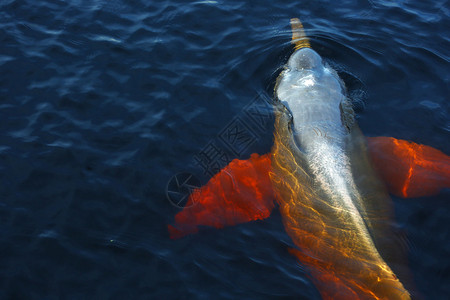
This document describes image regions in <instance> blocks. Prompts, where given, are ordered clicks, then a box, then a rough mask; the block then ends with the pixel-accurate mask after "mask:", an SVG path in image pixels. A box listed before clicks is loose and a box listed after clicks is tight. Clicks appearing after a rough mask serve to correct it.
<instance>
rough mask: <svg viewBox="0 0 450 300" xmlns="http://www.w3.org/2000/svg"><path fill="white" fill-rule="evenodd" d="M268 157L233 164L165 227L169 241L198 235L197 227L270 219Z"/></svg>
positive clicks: (223, 170)
mask: <svg viewBox="0 0 450 300" xmlns="http://www.w3.org/2000/svg"><path fill="white" fill-rule="evenodd" d="M270 168H271V155H270V154H265V155H258V154H252V155H251V157H250V158H249V159H247V160H238V159H235V160H233V161H232V162H231V163H230V164H228V166H226V167H225V168H223V169H222V170H221V171H220V172H219V173H217V174H216V175H214V177H212V178H211V179H210V180H209V182H208V183H207V184H206V185H204V186H203V187H201V188H199V189H197V190H195V191H194V192H193V193H192V194H191V195H190V197H189V200H188V202H187V204H186V206H185V207H184V209H183V210H182V211H181V212H179V213H178V214H176V216H175V224H174V225H168V230H169V233H170V237H171V238H180V237H183V236H185V235H188V234H191V233H196V232H198V227H197V226H209V227H214V228H223V227H225V226H232V225H236V224H240V223H245V222H248V221H253V220H262V219H265V218H267V217H269V215H270V213H271V211H272V209H273V208H274V206H275V202H274V194H273V190H272V184H271V182H270V178H269V171H270Z"/></svg>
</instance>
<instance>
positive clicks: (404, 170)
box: [367, 136, 450, 198]
mask: <svg viewBox="0 0 450 300" xmlns="http://www.w3.org/2000/svg"><path fill="white" fill-rule="evenodd" d="M367 140H368V146H369V147H368V148H369V153H370V156H371V159H372V162H373V165H374V167H375V169H376V171H377V172H378V174H379V175H380V177H381V178H382V179H383V180H384V181H385V182H386V184H387V186H388V189H389V192H390V193H391V194H393V195H396V196H399V197H403V198H414V197H422V196H429V195H434V194H437V193H439V191H440V190H441V189H444V188H450V156H448V155H446V154H444V153H443V152H441V151H439V150H437V149H434V148H432V147H429V146H425V145H420V144H416V143H413V142H408V141H405V140H398V139H395V138H392V137H384V136H381V137H369V138H367Z"/></svg>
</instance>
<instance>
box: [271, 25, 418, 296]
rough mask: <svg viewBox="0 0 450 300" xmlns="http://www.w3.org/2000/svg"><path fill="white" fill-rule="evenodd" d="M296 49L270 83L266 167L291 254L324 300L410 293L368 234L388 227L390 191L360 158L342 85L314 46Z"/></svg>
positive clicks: (359, 138) (295, 28)
mask: <svg viewBox="0 0 450 300" xmlns="http://www.w3.org/2000/svg"><path fill="white" fill-rule="evenodd" d="M291 24H292V28H293V32H294V33H295V32H297V31H298V28H299V27H300V28H302V27H301V25H299V24H300V22H299V20H298V19H294V20H292V23H291ZM298 36H300V39H302V38H303V39H304V38H305V37H301V34H297V35H296V34H294V35H293V39H295V38H297V37H298ZM294 42H295V41H294ZM296 48H297V50H296V51H295V52H294V54H292V56H291V57H290V58H289V61H288V63H287V66H286V69H285V70H284V71H283V72H282V73H281V74H280V78H279V79H278V81H277V86H276V89H275V94H276V96H277V99H278V100H279V101H280V107H279V109H278V111H277V112H276V121H275V130H274V132H275V138H274V148H273V150H272V173H271V179H272V183H273V187H274V191H275V194H276V199H277V201H278V204H279V206H280V211H281V215H282V216H283V223H284V226H285V228H286V230H287V233H288V234H289V236H290V237H291V238H292V240H293V242H294V243H295V245H296V246H297V247H299V248H300V250H301V252H300V251H292V252H293V253H294V254H297V257H299V258H300V260H301V261H302V263H303V264H306V265H307V266H308V267H309V268H310V270H311V273H313V274H314V276H313V281H314V282H315V284H316V285H317V286H318V287H319V291H320V292H321V295H322V297H323V298H326V299H338V298H339V299H350V298H355V297H356V298H358V297H363V298H372V299H382V298H386V299H410V296H409V293H408V291H407V290H406V289H405V288H404V286H403V284H402V283H401V282H400V281H399V280H398V278H397V276H396V275H395V274H394V272H393V271H392V270H391V268H390V267H389V266H388V264H387V263H386V262H385V260H384V259H383V258H382V256H381V254H380V253H379V251H378V249H377V247H376V244H375V241H374V240H373V238H374V237H375V238H376V236H378V235H381V234H386V232H385V231H388V228H382V227H387V226H388V224H389V223H388V220H384V222H383V220H381V222H380V217H379V216H380V215H381V216H384V217H386V216H390V215H391V213H390V212H389V207H388V206H387V205H386V203H389V196H388V194H387V192H386V191H385V189H384V188H383V186H382V184H381V183H380V182H379V181H378V179H377V178H376V176H375V174H374V171H373V170H372V168H371V166H370V164H369V163H368V158H366V157H364V156H363V154H364V153H366V151H365V149H364V148H363V147H364V143H363V142H361V141H363V140H364V137H363V136H362V134H361V133H360V131H359V129H358V126H357V124H356V123H355V121H354V116H353V111H352V110H351V109H349V107H351V106H350V104H349V103H348V102H349V100H348V99H347V97H346V95H345V87H344V86H343V83H342V81H341V80H340V79H339V77H338V75H337V73H336V72H335V71H334V70H332V69H331V68H330V67H328V66H327V65H326V64H325V63H324V62H323V61H322V59H321V58H320V56H319V55H318V54H317V53H316V52H315V51H314V50H312V49H311V48H309V47H308V46H306V47H302V46H301V45H300V46H297V47H296ZM282 106H285V107H286V108H283V107H282ZM343 107H344V108H345V109H343ZM318 132H320V133H321V134H318ZM361 156H362V157H361ZM355 170H359V172H357V173H354V171H355ZM361 170H362V171H363V172H360V171H361ZM356 174H365V178H364V180H359V181H358V179H357V178H356V177H355V176H356ZM368 189H369V190H368ZM360 191H364V193H365V194H361V192H360ZM331 283H332V284H331Z"/></svg>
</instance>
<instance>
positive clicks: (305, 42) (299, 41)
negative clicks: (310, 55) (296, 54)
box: [291, 18, 311, 50]
mask: <svg viewBox="0 0 450 300" xmlns="http://www.w3.org/2000/svg"><path fill="white" fill-rule="evenodd" d="M291 30H292V44H294V45H295V50H298V49H301V48H311V45H310V44H309V39H308V37H307V36H306V34H305V31H304V30H303V25H302V22H300V19H298V18H292V19H291Z"/></svg>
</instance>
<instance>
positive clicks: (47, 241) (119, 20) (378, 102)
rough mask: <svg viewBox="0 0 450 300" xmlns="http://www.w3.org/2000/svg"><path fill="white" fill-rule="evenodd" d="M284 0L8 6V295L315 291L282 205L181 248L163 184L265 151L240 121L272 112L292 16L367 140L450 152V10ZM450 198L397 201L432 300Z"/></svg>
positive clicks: (0, 21)
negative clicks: (243, 136)
mask: <svg viewBox="0 0 450 300" xmlns="http://www.w3.org/2000/svg"><path fill="white" fill-rule="evenodd" d="M284 2H285V3H282V4H281V3H280V4H277V1H260V2H253V1H197V2H194V1H186V2H183V1H138V0H135V1H121V0H112V1H106V0H97V1H84V0H79V1H75V0H74V1H58V0H46V1H31V0H28V1H25V0H24V1H19V0H16V1H14V0H3V1H0V120H1V122H0V183H1V184H0V298H2V299H85V298H88V299H89V298H90V299H94V298H95V299H133V298H140V299H151V298H153V299H183V298H184V299H209V298H222V299H236V298H243V299H263V298H265V299H270V298H277V297H284V298H286V299H289V298H293V299H295V298H296V299H319V298H320V297H319V294H318V292H317V290H316V289H315V287H314V286H313V285H312V283H311V281H310V279H309V278H308V275H307V273H306V271H305V270H304V268H302V267H301V266H300V265H298V264H297V262H296V260H295V258H293V257H292V256H290V255H289V254H288V252H287V248H288V247H290V246H292V242H291V241H290V239H289V237H288V236H287V235H286V233H285V232H284V229H283V226H282V224H281V220H280V219H281V218H280V216H279V214H278V213H277V212H275V213H274V214H273V215H272V216H271V217H270V218H269V219H267V220H264V221H259V222H253V223H248V224H243V225H240V226H236V227H233V228H226V229H224V230H209V231H204V232H202V233H201V234H198V235H195V236H189V237H187V238H184V239H181V240H175V241H174V240H170V239H169V237H168V233H167V229H166V225H167V224H168V223H170V222H172V221H173V216H174V215H175V214H176V213H177V212H178V211H179V209H178V208H176V207H174V206H173V205H172V204H171V203H170V202H169V201H168V199H167V197H166V189H167V185H168V182H169V180H170V179H171V178H172V176H173V175H175V174H177V173H180V172H189V173H191V174H194V175H195V177H196V178H198V180H199V181H201V182H202V183H204V182H205V181H206V180H208V178H209V176H210V175H209V174H211V173H213V171H214V170H215V169H217V168H219V167H220V166H221V164H225V163H226V162H227V160H229V159H232V158H236V157H238V158H246V156H248V154H249V153H251V152H258V153H266V152H268V151H269V150H270V147H271V143H272V132H271V126H272V125H271V124H270V122H262V123H261V124H259V125H261V126H259V125H258V124H256V122H253V123H252V120H251V118H250V117H249V115H248V114H245V112H246V111H247V108H249V107H257V108H261V109H262V111H266V112H267V111H268V110H266V108H265V106H264V103H268V102H270V99H271V98H272V93H273V92H272V91H273V86H274V82H275V79H276V77H277V75H278V73H279V70H280V67H281V66H282V65H283V64H284V63H285V62H286V60H287V58H288V56H289V55H290V53H291V52H292V47H291V45H290V43H289V41H290V29H289V19H290V18H291V17H300V18H301V19H302V21H303V23H304V26H305V28H306V30H307V34H308V35H309V36H310V37H311V42H312V46H313V48H314V49H316V50H317V51H318V52H319V54H320V55H322V56H323V57H324V58H325V59H326V60H327V61H328V62H329V63H330V64H332V65H333V66H334V68H335V69H337V70H338V72H339V74H340V75H341V77H342V78H343V79H344V80H345V82H346V84H347V87H348V90H349V94H350V95H351V97H352V99H353V101H354V103H355V108H356V110H357V112H358V122H359V124H360V127H361V129H362V130H363V132H364V133H365V134H366V135H368V136H378V135H387V136H394V137H397V138H402V139H409V140H413V141H415V142H418V143H423V144H427V145H430V146H433V147H435V148H438V149H441V150H442V151H444V152H446V153H447V154H448V153H450V115H449V113H450V106H449V102H448V96H449V95H450V93H449V72H448V70H449V46H450V37H449V34H448V28H450V18H449V16H450V12H449V5H448V4H449V3H448V1H445V0H438V1H419V0H411V1H375V0H374V1H340V2H339V4H338V3H337V2H336V1H289V2H287V1H284ZM269 111H270V110H269ZM236 120H238V121H239V122H241V123H239V124H241V125H242V124H253V125H249V126H251V127H252V129H251V132H252V135H251V139H249V140H248V139H247V140H244V141H246V142H245V143H244V142H243V143H241V144H240V145H238V146H236V147H234V148H233V147H229V146H230V144H226V143H225V142H224V140H223V139H222V138H221V137H223V136H224V135H223V134H222V133H223V132H224V130H227V128H230V126H232V125H233V124H234V123H233V122H237V121H236ZM267 120H268V119H265V121H267ZM230 124H231V125H230ZM257 125H258V126H259V127H258V126H257ZM231 146H235V145H231ZM210 147H213V149H216V150H217V151H219V152H220V153H221V154H222V155H223V156H222V157H223V159H222V160H220V161H216V164H215V165H214V166H213V165H207V166H206V167H205V165H202V164H201V162H199V160H198V157H199V154H200V153H202V151H203V150H208V149H210ZM449 198H450V197H449V193H448V191H447V192H444V193H442V194H440V195H438V196H434V197H429V198H422V199H409V200H403V199H397V198H395V197H394V198H393V200H394V203H395V208H396V214H397V222H398V224H399V227H400V228H401V229H402V230H403V231H404V232H405V233H406V234H407V240H406V241H405V245H406V246H407V247H408V250H409V251H408V252H409V265H410V269H411V272H412V274H413V276H414V278H415V284H416V286H417V290H418V291H420V293H422V295H423V297H424V298H425V299H445V298H447V297H448V295H449V294H450V203H449V201H448V200H449Z"/></svg>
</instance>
